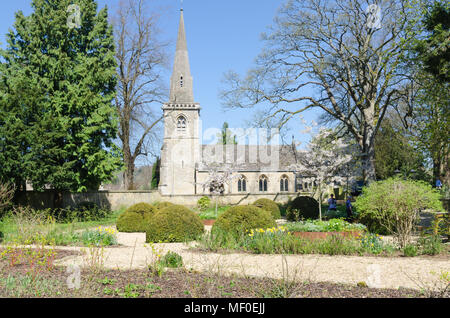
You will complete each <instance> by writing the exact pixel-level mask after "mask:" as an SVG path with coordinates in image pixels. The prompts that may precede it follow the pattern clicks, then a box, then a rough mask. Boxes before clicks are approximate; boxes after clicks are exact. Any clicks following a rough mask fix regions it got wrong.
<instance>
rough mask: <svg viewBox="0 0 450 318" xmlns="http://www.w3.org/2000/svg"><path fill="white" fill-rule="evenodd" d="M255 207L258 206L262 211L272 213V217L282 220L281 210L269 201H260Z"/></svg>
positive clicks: (257, 201) (255, 203) (256, 202)
mask: <svg viewBox="0 0 450 318" xmlns="http://www.w3.org/2000/svg"><path fill="white" fill-rule="evenodd" d="M253 205H254V206H257V207H258V208H260V209H263V210H265V211H268V212H270V214H271V215H272V217H273V218H274V219H275V220H277V219H279V218H281V213H280V208H279V207H278V204H276V203H275V202H274V201H272V200H269V199H258V200H256V201H255V202H254V203H253Z"/></svg>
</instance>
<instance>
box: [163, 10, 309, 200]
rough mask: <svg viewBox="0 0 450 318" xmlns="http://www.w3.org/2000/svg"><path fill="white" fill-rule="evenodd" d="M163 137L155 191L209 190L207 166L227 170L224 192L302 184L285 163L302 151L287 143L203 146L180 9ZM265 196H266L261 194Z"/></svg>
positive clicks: (289, 189)
mask: <svg viewBox="0 0 450 318" xmlns="http://www.w3.org/2000/svg"><path fill="white" fill-rule="evenodd" d="M162 110H163V115H164V141H163V146H162V149H161V170H160V184H159V192H160V194H161V195H162V196H186V195H188V196H192V195H195V196H198V195H208V194H210V189H209V188H208V187H205V183H206V182H207V181H208V180H209V179H210V178H211V166H212V163H214V166H215V167H216V168H215V169H216V171H217V167H219V169H218V171H219V172H220V171H222V172H223V173H225V171H231V172H232V175H231V177H230V178H229V179H228V182H226V183H224V191H223V194H225V195H227V194H232V195H238V194H242V195H246V194H251V195H262V196H264V197H273V196H274V195H277V194H292V195H296V194H298V192H299V191H304V190H305V189H306V186H307V185H306V184H304V183H302V180H301V178H299V177H298V176H297V175H296V173H295V172H294V171H292V169H290V168H289V166H290V165H292V164H295V163H296V161H297V158H298V156H299V155H301V151H298V150H296V148H295V147H294V146H290V145H247V144H246V145H234V144H233V145H202V144H201V136H200V135H201V134H202V130H201V127H200V126H201V123H200V111H201V107H200V104H199V103H197V102H195V100H194V94H193V79H192V75H191V70H190V66H189V56H188V48H187V43H186V34H185V26H184V17H183V10H181V13H180V23H179V30H178V38H177V45H176V52H175V59H174V65H173V72H172V77H171V80H170V98H169V101H168V102H167V103H165V104H164V105H163V107H162ZM265 195H267V196H265Z"/></svg>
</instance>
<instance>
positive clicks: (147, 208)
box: [125, 202, 156, 216]
mask: <svg viewBox="0 0 450 318" xmlns="http://www.w3.org/2000/svg"><path fill="white" fill-rule="evenodd" d="M125 212H134V213H139V214H141V215H142V216H144V215H145V214H153V213H155V212H156V208H155V207H154V206H153V205H151V204H148V203H145V202H141V203H136V204H134V205H132V206H130V207H129V208H128V209H127V210H126V211H125Z"/></svg>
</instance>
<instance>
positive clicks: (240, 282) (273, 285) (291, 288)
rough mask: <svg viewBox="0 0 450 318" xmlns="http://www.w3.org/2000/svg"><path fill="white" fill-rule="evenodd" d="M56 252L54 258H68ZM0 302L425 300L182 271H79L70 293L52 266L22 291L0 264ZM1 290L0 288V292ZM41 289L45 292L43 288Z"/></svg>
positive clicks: (412, 293)
mask: <svg viewBox="0 0 450 318" xmlns="http://www.w3.org/2000/svg"><path fill="white" fill-rule="evenodd" d="M71 254H72V252H71V251H61V250H58V251H57V258H58V259H61V258H63V257H65V256H67V255H71ZM0 269H1V271H0V297H2V298H3V297H6V298H9V297H21V298H35V297H45V298H48V297H52V298H53V297H56V298H59V297H63V298H70V297H76V298H84V297H89V298H198V297H200V298H278V297H299V298H305V297H307V298H412V297H414V298H417V297H425V296H426V295H425V294H423V293H422V294H421V293H420V292H419V291H417V290H412V289H377V288H368V287H365V286H356V285H346V284H333V283H316V282H307V281H305V282H294V281H289V280H285V281H283V280H275V279H269V278H256V277H237V276H233V275H232V276H225V275H216V274H212V275H208V274H204V273H199V272H196V271H188V270H186V269H184V268H179V269H168V270H167V271H166V272H164V273H163V274H162V275H161V276H158V275H156V274H155V273H154V272H151V271H150V270H148V269H142V270H117V269H116V270H114V269H111V270H102V271H93V270H82V271H81V276H80V277H81V282H80V288H78V289H76V288H74V289H70V288H69V287H68V285H67V283H66V282H67V278H68V276H69V274H68V273H67V272H66V268H65V267H62V266H56V267H54V268H53V269H51V270H46V271H42V272H40V273H39V274H38V276H36V277H35V278H34V279H35V282H34V283H33V284H31V285H30V286H28V288H26V289H20V287H15V288H11V286H9V287H8V288H7V287H6V283H4V282H5V280H6V278H7V277H8V276H9V277H16V278H18V277H25V276H27V275H30V274H29V268H28V267H27V266H26V265H17V266H9V265H8V264H7V262H6V261H5V260H0ZM2 282H3V284H5V286H2ZM43 286H45V287H43Z"/></svg>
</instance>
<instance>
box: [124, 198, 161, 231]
mask: <svg viewBox="0 0 450 318" xmlns="http://www.w3.org/2000/svg"><path fill="white" fill-rule="evenodd" d="M155 212H156V208H155V207H154V206H152V205H151V204H148V203H137V204H135V205H132V206H130V207H129V208H128V209H127V210H126V211H125V212H124V213H122V214H121V215H120V216H119V217H118V218H117V224H116V225H117V230H118V231H119V232H128V233H132V232H145V230H146V227H147V224H148V222H149V221H150V219H151V218H152V216H153V215H154V214H155Z"/></svg>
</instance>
